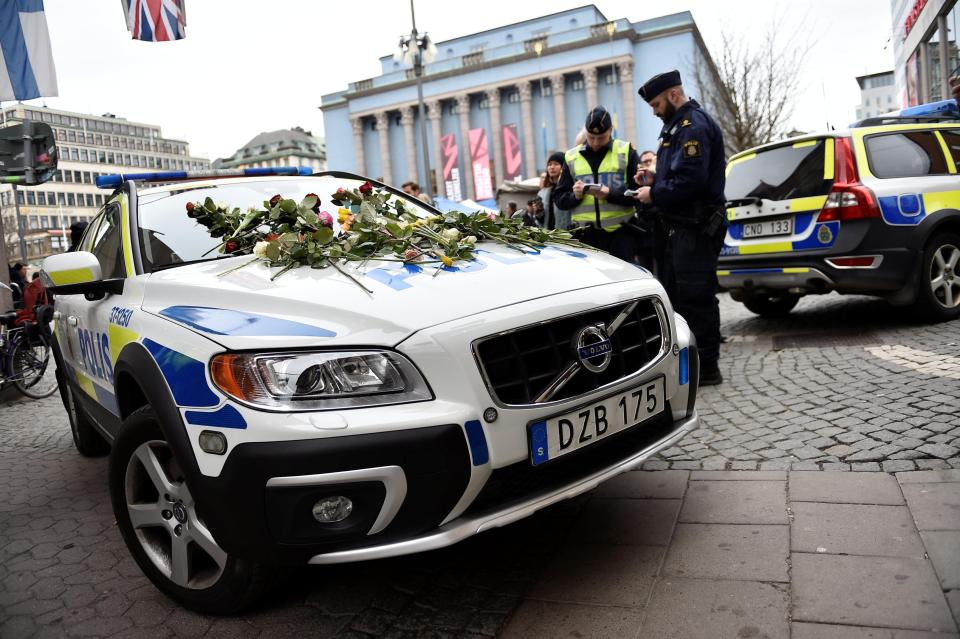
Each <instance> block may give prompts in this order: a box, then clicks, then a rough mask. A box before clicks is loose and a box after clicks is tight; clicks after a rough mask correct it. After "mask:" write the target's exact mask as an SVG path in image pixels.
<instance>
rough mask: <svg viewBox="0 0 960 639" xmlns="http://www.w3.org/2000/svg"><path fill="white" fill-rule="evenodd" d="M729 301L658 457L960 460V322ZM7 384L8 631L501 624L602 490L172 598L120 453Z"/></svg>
mask: <svg viewBox="0 0 960 639" xmlns="http://www.w3.org/2000/svg"><path fill="white" fill-rule="evenodd" d="M722 304H723V305H722V312H723V317H724V333H725V334H726V335H728V336H729V338H730V339H729V341H728V343H727V344H726V345H725V346H724V352H723V358H722V360H721V369H722V371H723V374H724V376H725V378H726V381H725V383H724V384H723V385H721V386H719V387H713V388H707V389H704V390H703V392H702V394H701V397H700V401H699V406H700V410H701V415H702V426H701V429H700V430H699V431H697V432H695V433H693V434H692V435H691V436H690V437H688V438H687V439H686V440H684V441H683V442H682V443H681V444H680V445H679V446H677V447H674V448H672V449H670V450H668V451H664V454H663V455H662V456H661V457H660V458H659V459H657V460H651V461H649V462H647V467H648V468H651V469H660V468H672V469H677V470H680V469H682V470H699V469H724V468H729V469H751V470H752V469H786V468H792V469H794V470H803V469H820V470H881V469H882V470H886V471H903V470H914V469H936V468H947V467H950V466H953V467H960V452H958V450H960V415H958V414H957V413H958V411H957V406H960V322H953V323H952V324H939V325H933V326H928V325H923V324H918V323H916V322H914V321H913V320H912V319H911V318H910V314H909V312H907V311H898V310H896V309H890V308H889V307H887V306H886V305H885V304H883V303H882V302H878V301H875V300H870V299H867V298H840V297H837V296H829V297H821V298H812V299H806V300H803V301H801V303H800V305H799V307H798V309H797V310H796V311H795V313H794V314H793V315H791V317H789V318H788V319H785V320H781V321H777V322H768V321H765V320H760V319H759V318H756V317H754V316H752V315H751V314H750V313H749V312H747V311H745V310H742V308H741V307H740V306H739V305H738V304H735V303H733V302H730V301H729V300H724V301H723V303H722ZM814 333H816V335H813V334H814ZM804 335H806V336H804ZM5 398H6V399H7V403H6V404H4V405H2V406H0V482H2V485H3V486H4V488H5V492H4V497H3V499H2V500H0V638H2V639H7V638H8V637H9V638H11V639H20V638H26V637H32V636H38V637H42V636H51V637H60V636H65V635H67V636H78V637H79V636H91V637H92V636H104V637H106V636H110V637H113V636H129V637H142V636H149V637H151V639H155V638H160V637H271V636H294V635H300V636H311V637H333V636H338V637H370V636H377V637H414V636H416V637H445V636H467V637H471V636H475V637H479V636H493V635H496V634H498V633H499V632H501V631H502V630H503V628H504V627H505V626H506V624H507V621H508V618H509V617H510V615H511V614H512V613H513V612H514V610H515V609H516V608H517V606H518V605H519V603H520V601H521V599H522V597H523V596H524V594H525V593H526V592H527V591H528V590H529V589H530V588H531V587H532V586H533V584H535V583H537V580H538V578H539V576H540V575H541V574H542V573H543V571H544V570H546V569H547V568H548V566H549V565H550V563H551V561H552V560H553V558H554V556H555V555H556V554H557V552H558V551H559V548H560V547H561V543H562V542H563V539H564V538H565V537H566V536H567V535H568V531H569V530H571V527H572V525H573V522H574V521H575V520H576V518H577V516H578V514H579V513H580V512H581V511H582V510H583V509H584V508H587V507H591V504H592V503H593V502H589V499H588V497H586V496H585V497H583V498H580V499H577V500H574V501H571V502H567V503H565V504H561V505H559V506H558V507H554V508H551V509H548V510H547V511H545V512H543V513H539V514H538V515H536V516H534V517H532V518H530V519H528V520H526V521H523V522H520V523H518V524H514V525H512V526H509V527H508V528H506V529H503V530H497V531H492V532H490V533H484V534H483V535H480V536H478V537H475V538H473V539H470V540H467V541H465V542H463V543H461V544H458V545H457V546H454V547H452V548H448V549H445V550H442V551H437V552H431V553H425V554H421V555H416V556H413V557H403V558H397V559H392V560H385V561H378V562H369V563H363V564H355V565H346V566H334V567H325V568H310V569H303V570H301V571H298V572H294V573H292V574H291V575H290V576H289V578H288V580H287V584H286V585H285V586H284V587H281V588H280V589H279V590H278V591H277V592H276V593H275V595H274V596H273V597H272V598H270V599H269V600H268V601H266V602H265V603H264V604H263V605H262V606H260V607H258V608H257V609H255V610H253V611H251V612H250V613H249V614H247V615H244V616H241V617H236V618H230V619H224V618H214V617H204V616H201V615H195V614H192V613H189V612H186V611H184V610H181V609H179V608H178V607H176V606H175V605H173V604H172V603H171V602H170V601H168V600H167V599H166V598H165V597H163V596H162V595H161V594H159V592H158V591H156V590H155V589H154V588H153V586H152V585H151V584H150V583H149V582H148V581H147V580H146V578H145V577H143V576H142V575H141V573H140V571H139V569H138V568H137V566H136V565H135V564H134V562H133V561H132V560H131V559H130V557H129V555H128V553H127V551H126V548H125V547H124V545H123V542H122V541H121V539H120V535H119V533H118V532H117V531H116V530H115V524H114V521H113V516H112V513H111V510H110V505H109V494H108V490H107V485H106V467H107V465H106V460H105V459H93V460H91V459H85V458H82V457H80V456H79V455H78V454H77V453H76V452H75V450H74V448H73V443H72V441H71V438H70V435H69V427H68V426H67V421H66V416H65V414H64V412H63V407H62V405H61V404H60V401H59V398H58V397H51V398H48V399H46V400H43V401H39V402H34V401H22V400H16V401H12V402H11V401H9V400H10V398H9V396H5ZM3 400H4V397H0V401H3Z"/></svg>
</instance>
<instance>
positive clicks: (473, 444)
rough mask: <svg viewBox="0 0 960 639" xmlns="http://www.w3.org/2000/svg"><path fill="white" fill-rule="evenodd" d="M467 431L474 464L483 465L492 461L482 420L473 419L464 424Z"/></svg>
mask: <svg viewBox="0 0 960 639" xmlns="http://www.w3.org/2000/svg"><path fill="white" fill-rule="evenodd" d="M463 427H464V429H466V431H467V443H469V444H470V457H471V458H472V459H473V465H474V466H483V465H484V464H486V463H487V462H488V461H490V451H489V450H487V438H486V437H485V436H484V434H483V426H481V425H480V420H478V419H472V420H470V421H469V422H467V423H466V424H464V425H463Z"/></svg>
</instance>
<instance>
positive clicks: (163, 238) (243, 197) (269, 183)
mask: <svg viewBox="0 0 960 639" xmlns="http://www.w3.org/2000/svg"><path fill="white" fill-rule="evenodd" d="M361 184H363V182H362V181H361V180H352V179H347V178H337V177H333V176H322V177H311V178H302V179H278V180H251V181H240V180H238V181H236V182H227V183H224V184H218V185H213V186H209V185H207V186H191V185H184V186H183V188H179V189H176V190H172V191H165V192H162V193H149V194H142V195H140V197H139V198H138V203H139V207H138V211H137V212H138V216H139V227H140V233H139V236H140V255H141V258H142V260H143V267H144V270H145V271H146V272H150V271H153V270H154V269H157V268H161V267H166V266H171V265H175V264H180V263H183V262H191V261H194V260H202V259H208V258H214V257H217V255H218V252H217V248H218V247H219V246H220V244H221V242H222V241H223V238H215V237H211V236H210V234H209V233H208V229H207V227H205V226H203V225H201V224H199V223H198V222H197V221H196V220H193V219H191V218H189V217H187V209H186V206H187V202H203V201H204V200H205V199H206V198H208V197H209V198H212V199H213V201H214V202H218V203H220V202H222V203H224V204H227V205H229V206H231V207H234V206H235V207H238V208H240V210H241V211H245V210H247V209H248V208H250V207H256V208H258V209H262V208H263V203H264V201H265V200H269V199H270V198H272V197H273V196H274V195H277V194H280V195H282V196H283V197H284V198H288V199H293V200H296V201H298V202H299V201H300V200H302V199H303V198H304V197H305V196H306V195H307V194H308V193H315V194H316V195H318V196H319V197H320V210H321V211H327V212H329V213H330V214H331V216H332V217H333V219H334V231H335V232H338V231H339V224H338V223H337V222H336V219H337V208H338V207H337V205H335V204H333V203H332V202H331V201H330V196H331V195H333V193H335V192H336V190H337V189H338V188H341V187H342V188H344V189H347V190H351V189H355V188H357V187H359V186H360V185H361ZM396 197H400V198H403V201H404V203H405V204H406V205H407V208H408V209H409V210H411V211H414V212H418V213H420V212H422V213H423V215H431V214H434V213H436V211H432V210H430V209H428V208H426V207H425V205H424V204H423V203H422V202H420V201H419V200H416V199H414V198H407V197H404V196H402V195H397V196H396Z"/></svg>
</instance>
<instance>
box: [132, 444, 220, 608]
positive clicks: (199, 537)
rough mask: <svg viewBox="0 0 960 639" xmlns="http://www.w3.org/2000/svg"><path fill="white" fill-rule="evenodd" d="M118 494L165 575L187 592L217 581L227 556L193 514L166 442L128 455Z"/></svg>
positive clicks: (144, 446) (146, 549) (149, 554)
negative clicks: (122, 484)
mask: <svg viewBox="0 0 960 639" xmlns="http://www.w3.org/2000/svg"><path fill="white" fill-rule="evenodd" d="M124 494H125V496H126V504H127V513H128V514H129V517H130V524H131V526H132V527H133V530H134V533H135V534H136V537H137V540H138V541H139V542H140V545H141V547H142V548H143V550H144V552H145V553H146V555H147V557H148V558H149V559H150V561H151V562H153V564H154V566H156V568H157V569H158V570H159V571H160V572H161V573H162V574H163V575H164V576H165V577H167V578H168V579H169V580H170V581H171V582H173V583H174V584H176V585H177V586H180V587H181V588H188V589H193V590H200V589H204V588H208V587H210V586H212V585H214V584H215V583H217V581H218V580H219V579H220V576H221V575H222V574H223V569H224V567H225V566H226V563H227V553H226V552H225V551H224V550H223V549H222V548H220V546H219V545H218V544H217V542H216V541H215V540H214V539H213V535H211V534H210V531H209V530H208V529H207V527H206V526H205V525H204V524H203V522H202V521H201V520H200V518H199V517H198V516H197V511H196V505H195V504H194V501H193V497H192V496H191V495H190V491H189V489H188V488H187V485H186V483H185V482H184V480H183V477H182V473H181V472H180V469H179V467H178V465H177V463H176V460H175V459H174V458H173V454H172V451H171V450H170V447H169V446H168V445H167V443H166V442H164V441H160V440H152V441H148V442H145V443H143V444H141V445H140V446H139V447H138V448H137V449H136V451H134V454H133V455H131V457H130V459H129V460H128V462H127V471H126V478H125V484H124Z"/></svg>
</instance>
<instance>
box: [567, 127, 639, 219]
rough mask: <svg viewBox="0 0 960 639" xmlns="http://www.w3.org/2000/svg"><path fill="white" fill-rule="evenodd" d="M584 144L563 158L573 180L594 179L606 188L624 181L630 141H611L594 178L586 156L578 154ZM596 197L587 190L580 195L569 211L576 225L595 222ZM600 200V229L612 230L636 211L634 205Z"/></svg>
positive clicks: (588, 181) (619, 185) (621, 183)
mask: <svg viewBox="0 0 960 639" xmlns="http://www.w3.org/2000/svg"><path fill="white" fill-rule="evenodd" d="M584 148H586V147H579V146H578V147H574V148H572V149H570V150H569V151H567V153H566V156H565V159H566V161H567V167H568V169H569V170H570V175H571V176H573V181H574V182H576V181H577V180H582V181H583V182H586V183H591V182H597V183H599V184H603V185H604V186H606V187H609V188H618V187H622V186H624V185H626V184H627V179H628V176H627V160H628V158H629V155H630V143H629V142H624V141H623V140H613V144H611V145H610V149H609V150H608V151H607V154H606V155H605V156H604V158H603V161H602V162H600V166H599V167H598V170H597V176H596V178H594V175H593V169H591V168H590V163H589V162H587V160H586V158H584V157H583V156H582V155H580V151H581V149H584ZM596 203H597V198H595V197H593V196H592V195H589V194H587V193H584V194H583V199H581V200H580V204H578V205H577V206H576V207H575V208H574V209H573V210H572V211H571V215H570V219H571V220H572V221H573V222H574V223H575V224H577V225H578V226H586V225H588V224H596V223H597V204H596ZM599 203H600V207H599V208H600V228H602V229H604V230H605V231H615V230H617V229H618V228H620V225H621V224H623V223H624V222H626V221H627V220H629V219H630V218H632V217H633V215H634V213H635V212H636V208H635V207H634V206H631V205H628V206H622V205H620V204H613V203H612V202H608V201H606V200H599Z"/></svg>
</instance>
